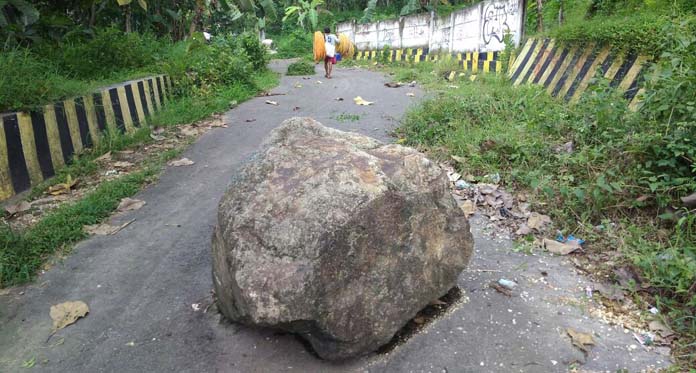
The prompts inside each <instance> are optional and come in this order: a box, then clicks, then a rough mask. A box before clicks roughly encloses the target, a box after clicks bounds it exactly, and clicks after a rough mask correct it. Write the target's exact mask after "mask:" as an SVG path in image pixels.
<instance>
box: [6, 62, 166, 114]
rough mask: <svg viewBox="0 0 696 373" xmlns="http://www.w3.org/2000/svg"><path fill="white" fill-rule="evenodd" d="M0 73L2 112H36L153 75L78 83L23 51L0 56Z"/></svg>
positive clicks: (142, 73)
mask: <svg viewBox="0 0 696 373" xmlns="http://www.w3.org/2000/svg"><path fill="white" fill-rule="evenodd" d="M0 71H1V72H2V74H0V112H3V111H11V110H32V109H36V108H38V107H41V106H42V105H46V104H49V103H52V102H55V101H59V100H62V99H66V98H71V97H77V96H81V95H85V94H87V93H90V92H94V91H95V90H97V89H98V88H100V87H105V86H108V85H110V84H114V83H119V82H122V81H127V80H131V79H137V78H141V77H145V76H148V75H152V73H153V71H149V70H147V69H139V70H126V71H120V72H118V73H114V74H112V75H111V76H109V77H108V78H99V79H75V78H70V77H68V76H65V75H63V74H61V73H60V72H59V70H58V69H57V68H56V67H55V66H54V65H53V64H51V63H49V62H47V61H45V60H41V59H39V58H37V57H36V56H35V55H33V54H32V53H31V52H29V51H28V50H22V49H16V50H11V51H3V52H2V53H0Z"/></svg>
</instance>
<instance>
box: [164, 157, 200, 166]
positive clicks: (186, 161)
mask: <svg viewBox="0 0 696 373" xmlns="http://www.w3.org/2000/svg"><path fill="white" fill-rule="evenodd" d="M195 163H196V162H194V161H192V160H190V159H188V158H181V159H178V160H176V161H169V163H167V164H168V165H170V166H172V167H181V166H190V165H192V164H195Z"/></svg>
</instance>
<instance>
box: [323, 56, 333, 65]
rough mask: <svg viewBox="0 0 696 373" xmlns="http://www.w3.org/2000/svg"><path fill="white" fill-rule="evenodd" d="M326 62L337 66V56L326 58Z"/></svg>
mask: <svg viewBox="0 0 696 373" xmlns="http://www.w3.org/2000/svg"><path fill="white" fill-rule="evenodd" d="M324 62H331V64H333V65H335V64H336V56H333V57H329V56H326V57H325V58H324Z"/></svg>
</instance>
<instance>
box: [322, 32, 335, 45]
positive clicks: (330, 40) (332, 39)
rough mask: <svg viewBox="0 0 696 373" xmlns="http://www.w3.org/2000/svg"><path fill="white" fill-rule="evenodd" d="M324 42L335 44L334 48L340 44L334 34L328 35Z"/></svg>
mask: <svg viewBox="0 0 696 373" xmlns="http://www.w3.org/2000/svg"><path fill="white" fill-rule="evenodd" d="M324 40H325V41H326V42H327V43H331V44H333V45H334V46H335V45H336V44H338V38H337V37H336V35H334V34H327V35H326V36H324Z"/></svg>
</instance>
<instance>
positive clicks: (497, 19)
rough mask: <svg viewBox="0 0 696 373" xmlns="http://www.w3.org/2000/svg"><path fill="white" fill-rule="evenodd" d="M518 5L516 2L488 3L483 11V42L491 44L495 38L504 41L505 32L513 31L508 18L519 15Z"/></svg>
mask: <svg viewBox="0 0 696 373" xmlns="http://www.w3.org/2000/svg"><path fill="white" fill-rule="evenodd" d="M517 12H518V6H517V4H516V3H514V2H507V1H506V2H494V3H491V4H488V5H486V7H485V9H484V11H483V32H482V34H483V35H482V36H483V42H484V43H486V44H490V43H491V41H492V40H493V39H495V40H497V41H498V43H502V42H503V39H504V38H505V34H509V33H511V32H512V30H511V28H510V25H509V24H508V19H512V18H513V17H515V16H516V15H517Z"/></svg>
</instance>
